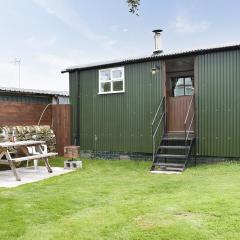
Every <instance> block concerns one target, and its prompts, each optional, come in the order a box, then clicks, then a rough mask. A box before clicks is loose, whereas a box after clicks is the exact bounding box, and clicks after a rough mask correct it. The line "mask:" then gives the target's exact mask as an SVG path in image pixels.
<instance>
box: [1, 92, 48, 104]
mask: <svg viewBox="0 0 240 240" xmlns="http://www.w3.org/2000/svg"><path fill="white" fill-rule="evenodd" d="M0 101H10V102H23V103H39V104H48V103H51V101H52V98H51V97H49V96H46V97H45V96H44V97H38V96H28V95H21V94H6V93H0Z"/></svg>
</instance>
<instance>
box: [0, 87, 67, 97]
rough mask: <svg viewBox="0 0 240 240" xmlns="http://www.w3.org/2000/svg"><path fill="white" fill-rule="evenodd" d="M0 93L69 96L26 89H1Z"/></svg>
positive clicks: (62, 92)
mask: <svg viewBox="0 0 240 240" xmlns="http://www.w3.org/2000/svg"><path fill="white" fill-rule="evenodd" d="M0 92H8V93H9V92H11V93H26V94H38V95H52V96H65V97H68V96H69V92H67V91H48V90H37V89H26V88H15V87H0Z"/></svg>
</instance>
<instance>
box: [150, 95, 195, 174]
mask: <svg viewBox="0 0 240 240" xmlns="http://www.w3.org/2000/svg"><path fill="white" fill-rule="evenodd" d="M193 101H194V95H193V96H192V98H191V101H190V104H189V108H188V111H187V114H186V118H185V122H184V129H185V131H184V132H183V133H167V129H166V119H167V112H166V110H165V109H166V106H165V105H166V104H165V97H163V98H162V100H161V102H160V104H159V107H158V109H157V112H156V114H155V116H154V119H153V122H152V141H153V163H152V167H151V171H157V170H160V171H174V172H182V171H184V170H185V169H186V167H187V166H188V165H189V160H190V156H191V154H192V150H193V146H194V144H195V133H194V131H192V130H191V129H192V126H193V124H194V119H195V111H193V114H192V116H190V109H191V108H192V107H193V108H194V105H193ZM176 121H177V119H176Z"/></svg>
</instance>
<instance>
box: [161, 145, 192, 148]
mask: <svg viewBox="0 0 240 240" xmlns="http://www.w3.org/2000/svg"><path fill="white" fill-rule="evenodd" d="M159 148H160V149H189V148H190V146H189V145H187V146H170V145H166V146H165V145H161V146H160V147H159Z"/></svg>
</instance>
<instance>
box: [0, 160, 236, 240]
mask: <svg viewBox="0 0 240 240" xmlns="http://www.w3.org/2000/svg"><path fill="white" fill-rule="evenodd" d="M53 163H54V164H56V163H57V165H58V166H62V165H63V159H58V160H57V159H56V160H54V161H53ZM150 165H151V163H150V162H143V161H127V160H125V161H119V160H112V161H110V160H108V161H107V160H84V161H83V166H84V167H83V169H81V170H77V171H76V172H73V173H69V174H66V175H62V176H58V177H53V178H50V179H47V180H45V181H40V182H36V183H32V184H26V185H23V186H21V187H17V188H14V189H3V188H1V189H0V211H1V218H0V239H3V240H15V239H18V240H32V239H34V240H55V239H58V240H67V239H72V240H81V239H83V240H96V239H97V240H112V239H115V240H149V239H151V240H159V239H164V240H172V239H174V240H192V239H194V240H209V239H214V240H223V239H231V240H234V239H236V240H238V239H239V236H240V221H239V215H240V203H239V199H240V191H239V183H240V174H239V172H240V165H239V164H237V163H223V164H215V165H205V166H198V167H193V168H190V169H187V170H186V171H185V172H184V173H183V174H182V175H153V174H151V173H150V172H149V168H150Z"/></svg>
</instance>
